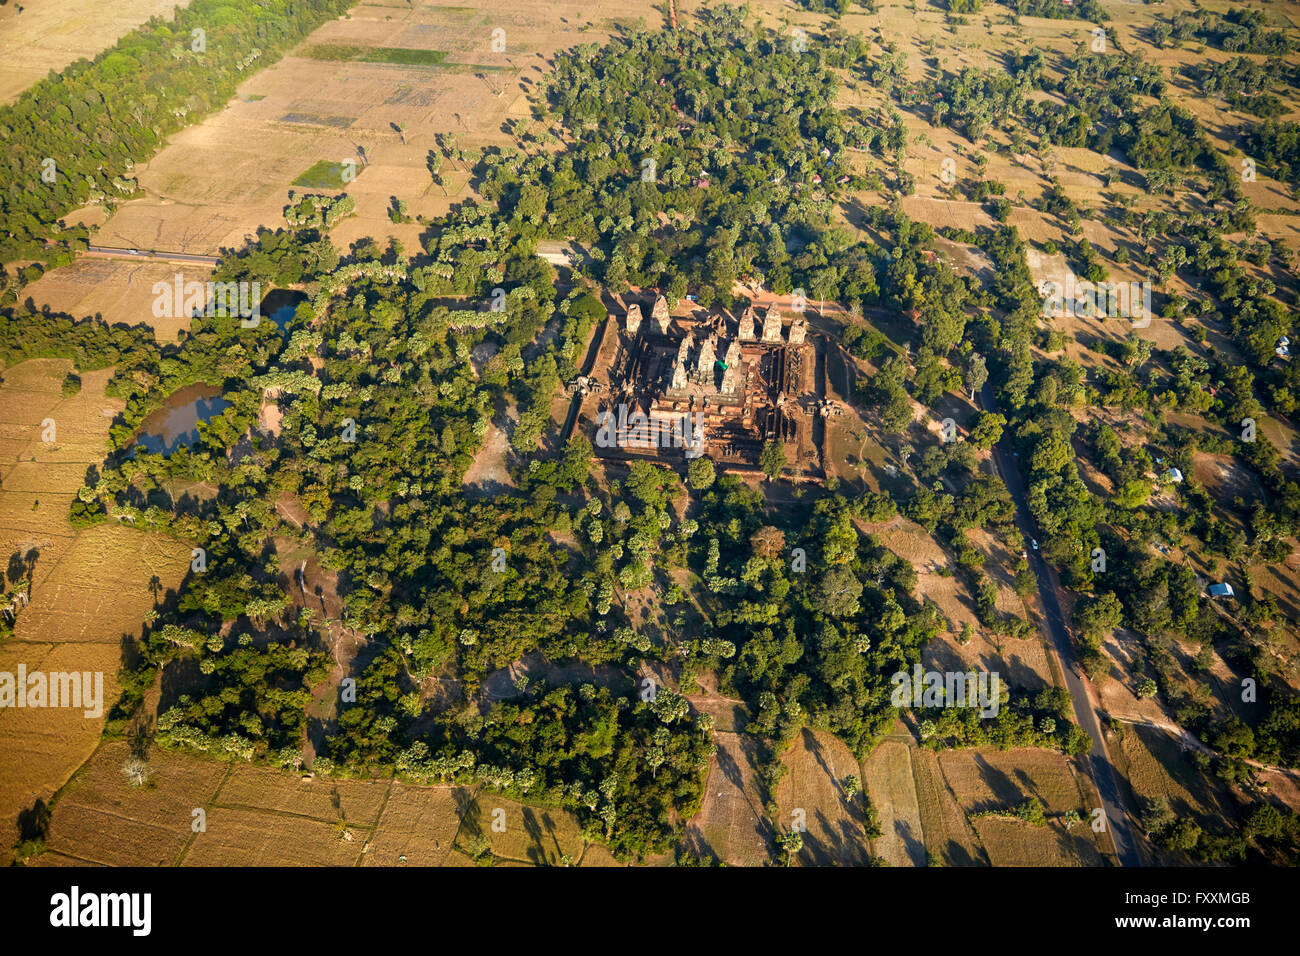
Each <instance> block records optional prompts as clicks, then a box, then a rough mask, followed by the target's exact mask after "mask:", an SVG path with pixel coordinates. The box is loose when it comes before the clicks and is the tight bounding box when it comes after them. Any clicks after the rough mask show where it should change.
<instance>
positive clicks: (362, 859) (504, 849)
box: [32, 741, 617, 866]
mask: <svg viewBox="0 0 1300 956" xmlns="http://www.w3.org/2000/svg"><path fill="white" fill-rule="evenodd" d="M129 757H130V749H129V747H128V745H127V744H126V743H125V742H122V741H108V742H105V743H104V744H103V745H102V746H100V747H99V749H98V750H96V751H95V753H94V755H93V756H92V757H91V758H90V759H89V760H88V761H87V762H86V763H85V765H84V766H83V767H82V768H81V769H80V770H79V771H78V772H77V773H76V774H75V775H74V776H73V778H72V779H71V780H70V781H69V782H68V784H67V785H66V786H65V787H64V788H63V790H62V792H61V793H60V794H59V796H58V798H57V800H56V801H55V803H54V813H53V819H52V821H51V825H50V831H49V837H48V839H47V848H48V852H47V853H45V854H42V855H40V856H38V857H36V858H34V859H33V861H32V862H34V863H36V864H38V865H55V866H58V865H65V864H67V863H69V862H71V861H75V862H76V863H77V864H79V865H85V864H104V865H110V866H158V865H185V866H304V865H305V866H403V865H410V866H440V865H453V866H454V865H473V861H472V860H471V859H470V858H469V856H468V855H467V854H466V852H465V851H466V850H467V849H468V848H469V846H470V841H471V840H472V839H473V838H474V837H475V836H477V835H479V834H482V835H484V836H486V837H487V838H488V840H489V841H490V847H491V852H492V854H493V856H494V857H495V860H496V862H497V864H498V865H532V866H557V865H560V864H561V863H562V861H563V859H564V858H565V857H568V860H569V862H571V863H574V864H576V863H578V862H579V861H581V862H583V863H584V864H585V865H597V866H602V865H617V863H616V861H615V860H614V859H613V857H612V856H610V855H609V853H608V851H607V850H605V849H604V848H603V847H599V846H590V847H589V846H587V845H586V844H585V843H584V841H583V838H582V835H581V833H580V831H579V828H578V823H577V820H576V818H575V817H574V816H573V815H572V814H571V813H569V812H568V811H566V810H562V809H557V808H552V807H533V806H527V805H524V804H521V803H518V802H516V801H514V800H508V799H506V798H504V797H501V796H499V795H497V794H495V793H491V792H488V791H478V792H475V791H474V790H471V789H467V788H464V787H448V786H434V787H422V786H414V785H409V784H403V783H400V782H396V781H389V780H373V781H372V780H336V779H332V778H324V777H315V778H309V777H306V776H304V775H301V774H298V773H282V772H279V771H275V770H269V769H265V768H260V767H253V766H250V765H248V764H240V763H235V764H227V763H222V762H219V761H214V760H208V759H206V758H200V757H195V756H190V755H187V754H179V753H170V752H166V751H159V750H154V751H152V752H151V753H150V754H149V756H148V759H147V763H148V767H149V775H148V778H147V780H146V782H145V784H144V785H143V786H139V787H135V786H132V785H131V784H130V782H129V781H128V779H127V776H126V775H125V774H124V773H123V771H122V766H123V764H124V763H125V762H126V760H127V759H128V758H129ZM200 809H201V810H203V813H204V826H203V829H202V830H201V832H196V831H195V827H194V822H193V821H194V820H195V819H196V817H195V813H194V811H195V810H200ZM494 821H499V822H498V823H497V826H496V828H494V826H493V824H494ZM502 825H503V826H504V829H503V830H502V829H501V826H502Z"/></svg>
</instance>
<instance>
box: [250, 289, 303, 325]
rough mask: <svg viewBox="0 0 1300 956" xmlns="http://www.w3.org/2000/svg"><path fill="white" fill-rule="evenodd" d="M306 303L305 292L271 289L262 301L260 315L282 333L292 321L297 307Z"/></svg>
mask: <svg viewBox="0 0 1300 956" xmlns="http://www.w3.org/2000/svg"><path fill="white" fill-rule="evenodd" d="M306 301H307V293H306V292H296V291H294V290H293V289H272V290H271V291H270V292H268V293H267V294H266V298H265V299H263V300H262V305H261V309H260V311H261V314H262V315H264V316H267V317H268V318H269V319H270V320H271V321H272V322H274V323H275V325H276V327H277V328H278V329H279V330H280V331H281V332H283V331H284V330H285V327H286V326H288V324H289V323H290V322H291V321H292V320H293V315H294V313H295V312H297V311H298V306H299V305H301V304H302V303H304V302H306Z"/></svg>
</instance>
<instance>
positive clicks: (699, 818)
mask: <svg viewBox="0 0 1300 956" xmlns="http://www.w3.org/2000/svg"><path fill="white" fill-rule="evenodd" d="M715 737H716V739H717V745H718V749H717V752H716V753H715V754H714V755H713V756H712V757H710V758H709V776H708V779H707V780H706V782H705V789H704V801H703V804H702V806H701V809H700V812H699V814H697V815H696V816H695V818H694V819H693V820H691V822H690V824H689V825H688V826H687V828H686V840H685V843H686V846H687V847H688V848H690V849H692V850H694V851H695V852H697V853H699V854H701V855H704V856H709V855H712V856H716V857H717V858H718V859H720V860H722V861H723V862H724V863H728V864H730V865H732V866H763V865H764V864H767V863H769V862H770V861H771V851H770V850H769V841H768V838H767V832H768V829H769V827H768V823H767V822H766V820H765V819H764V817H763V803H762V798H761V797H760V796H759V786H758V780H757V777H756V772H755V769H754V761H755V759H756V758H755V748H756V747H757V742H756V741H755V740H754V738H752V737H750V736H748V735H746V734H732V733H722V732H719V733H717V734H715Z"/></svg>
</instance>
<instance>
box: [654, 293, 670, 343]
mask: <svg viewBox="0 0 1300 956" xmlns="http://www.w3.org/2000/svg"><path fill="white" fill-rule="evenodd" d="M670 321H671V320H670V319H669V318H668V300H667V299H665V298H664V297H663V296H661V295H657V296H655V304H654V306H653V307H652V308H651V309H650V331H652V332H653V333H654V334H655V335H667V334H668V323H669V322H670Z"/></svg>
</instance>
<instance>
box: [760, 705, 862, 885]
mask: <svg viewBox="0 0 1300 956" xmlns="http://www.w3.org/2000/svg"><path fill="white" fill-rule="evenodd" d="M782 759H783V762H784V763H785V765H786V766H787V767H789V768H790V772H789V773H788V774H787V775H786V777H785V779H784V780H782V781H781V783H780V784H778V786H777V788H776V802H777V803H778V804H779V805H780V807H781V817H780V819H781V822H782V824H783V825H789V824H790V822H791V821H792V820H794V819H795V814H799V816H800V817H801V818H802V819H803V820H804V823H805V827H806V829H805V831H804V833H803V849H802V850H801V851H800V852H799V855H798V856H797V857H796V858H795V859H796V862H798V863H800V864H801V865H804V866H862V865H864V864H866V863H867V862H869V860H870V853H869V841H868V840H867V833H866V830H865V828H864V826H863V815H862V798H861V796H860V795H859V796H856V797H855V798H854V799H853V800H849V799H848V796H847V794H846V793H845V792H844V778H845V777H847V776H848V775H849V774H853V775H854V776H860V774H859V770H858V762H857V760H855V759H854V757H853V754H852V753H851V752H850V751H849V748H848V747H847V746H845V744H844V741H842V740H840V739H839V738H838V737H835V736H833V735H832V734H829V733H826V732H825V731H813V730H809V729H808V728H806V727H805V728H804V729H803V731H801V732H800V734H799V737H798V738H797V739H796V740H795V742H794V745H793V746H792V747H791V748H790V750H789V751H788V752H787V753H786V754H785V756H784V757H783V758H782Z"/></svg>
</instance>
